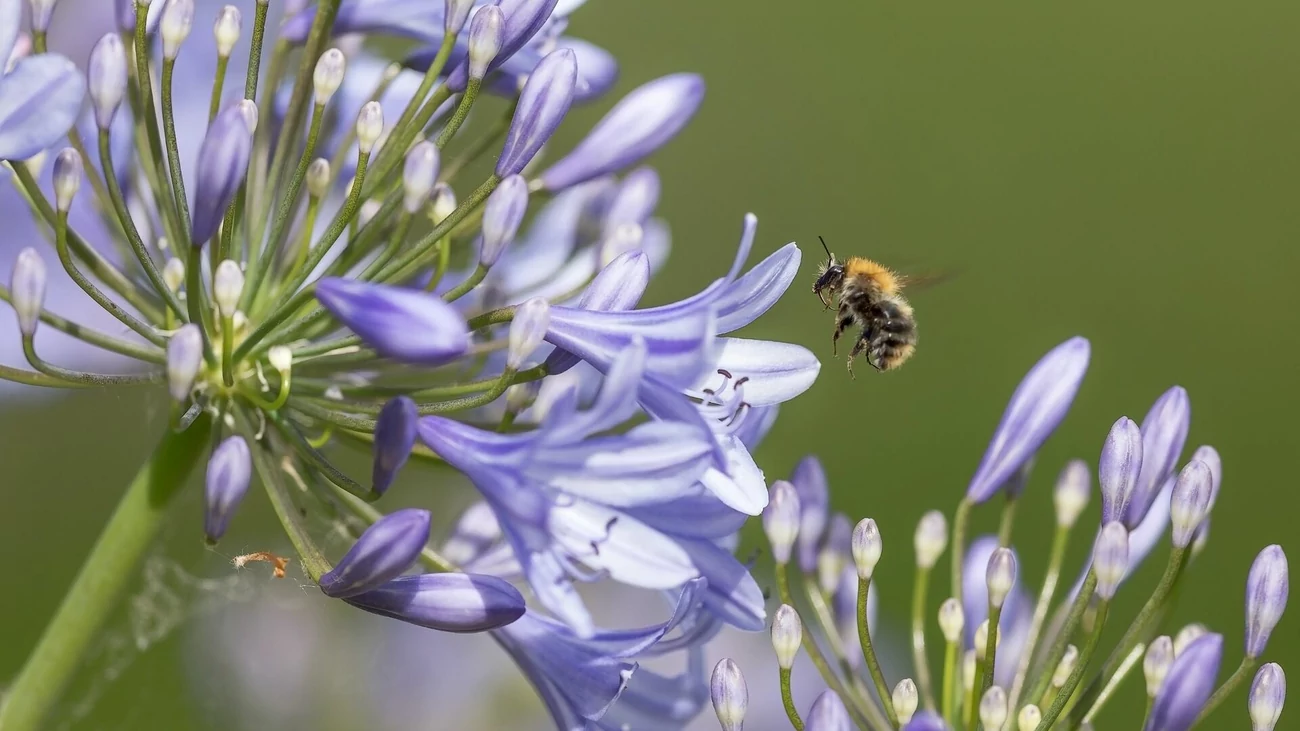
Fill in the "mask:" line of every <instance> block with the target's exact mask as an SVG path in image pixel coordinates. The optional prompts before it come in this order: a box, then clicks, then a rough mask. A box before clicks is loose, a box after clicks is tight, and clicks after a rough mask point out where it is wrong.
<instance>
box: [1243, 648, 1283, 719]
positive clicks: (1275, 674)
mask: <svg viewBox="0 0 1300 731" xmlns="http://www.w3.org/2000/svg"><path fill="white" fill-rule="evenodd" d="M1285 703H1286V673H1284V672H1282V666H1281V665H1278V664H1277V663H1275V662H1271V663H1268V664H1266V665H1264V666H1263V667H1261V668H1260V669H1259V672H1257V673H1255V680H1254V681H1253V682H1251V684H1250V705H1249V708H1250V721H1251V723H1252V724H1253V725H1252V726H1251V731H1273V729H1274V728H1275V727H1276V726H1277V719H1278V718H1280V717H1281V716H1282V706H1283V705H1284V704H1285Z"/></svg>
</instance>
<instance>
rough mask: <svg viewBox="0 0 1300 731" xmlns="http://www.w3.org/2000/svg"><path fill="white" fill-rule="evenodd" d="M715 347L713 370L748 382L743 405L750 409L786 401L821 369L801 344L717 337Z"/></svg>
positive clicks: (806, 387) (815, 359) (820, 365)
mask: <svg viewBox="0 0 1300 731" xmlns="http://www.w3.org/2000/svg"><path fill="white" fill-rule="evenodd" d="M718 344H719V345H720V346H721V347H720V349H719V351H718V360H717V367H718V368H721V369H723V370H725V371H727V372H728V373H731V374H732V375H733V376H734V377H736V378H747V379H749V380H747V381H746V382H745V403H747V404H749V405H750V406H770V405H772V404H779V403H782V402H784V401H789V400H790V399H792V398H794V397H795V396H798V395H799V394H801V393H803V392H804V391H807V390H808V388H809V387H810V386H812V384H813V381H815V380H817V374H818V373H819V372H820V371H821V368H822V364H821V361H819V360H817V356H815V355H813V354H812V351H810V350H808V349H807V348H805V347H803V346H802V345H795V344H793V343H782V342H779V341H775V340H748V339H745V338H719V339H718ZM698 387H703V384H698Z"/></svg>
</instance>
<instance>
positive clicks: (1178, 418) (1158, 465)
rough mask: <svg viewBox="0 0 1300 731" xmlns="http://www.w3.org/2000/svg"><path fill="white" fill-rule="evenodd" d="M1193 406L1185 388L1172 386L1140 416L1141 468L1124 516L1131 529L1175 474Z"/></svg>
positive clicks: (1125, 522)
mask: <svg viewBox="0 0 1300 731" xmlns="http://www.w3.org/2000/svg"><path fill="white" fill-rule="evenodd" d="M1191 419H1192V407H1191V403H1190V402H1189V401H1188V398H1187V391H1186V390H1185V389H1184V388H1183V387H1182V386H1174V387H1173V388H1170V389H1169V390H1168V391H1165V392H1164V393H1163V394H1161V395H1160V398H1158V399H1156V402H1155V403H1154V404H1152V405H1151V410H1150V411H1148V412H1147V415H1146V417H1145V418H1144V419H1142V426H1141V429H1142V469H1141V471H1139V472H1138V478H1137V486H1136V487H1135V489H1134V491H1133V499H1132V500H1131V501H1130V503H1129V506H1128V512H1127V513H1125V515H1124V525H1125V526H1127V527H1128V528H1129V529H1130V530H1132V529H1133V528H1135V527H1137V524H1138V523H1141V522H1142V519H1143V518H1145V517H1146V514H1147V511H1148V510H1150V509H1151V504H1152V503H1153V502H1155V499H1156V495H1157V494H1158V493H1159V492H1160V489H1161V488H1162V487H1164V484H1165V482H1166V481H1167V480H1168V479H1169V477H1170V476H1171V475H1173V473H1174V466H1175V465H1176V464H1177V463H1178V456H1179V455H1180V454H1182V453H1183V445H1184V444H1186V443H1187V429H1188V427H1189V426H1190V424H1191Z"/></svg>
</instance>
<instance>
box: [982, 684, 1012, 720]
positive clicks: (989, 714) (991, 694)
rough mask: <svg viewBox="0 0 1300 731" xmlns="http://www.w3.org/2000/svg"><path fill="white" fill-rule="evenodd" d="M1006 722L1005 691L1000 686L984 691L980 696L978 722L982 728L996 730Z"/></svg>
mask: <svg viewBox="0 0 1300 731" xmlns="http://www.w3.org/2000/svg"><path fill="white" fill-rule="evenodd" d="M1006 722H1007V692H1006V691H1005V690H1003V689H1002V688H1001V687H1000V686H997V685H995V686H993V687H991V688H989V689H988V690H986V691H984V697H983V698H980V723H982V724H984V728H986V729H990V730H991V731H998V730H999V729H1001V728H1002V725H1003V724H1005V723H1006Z"/></svg>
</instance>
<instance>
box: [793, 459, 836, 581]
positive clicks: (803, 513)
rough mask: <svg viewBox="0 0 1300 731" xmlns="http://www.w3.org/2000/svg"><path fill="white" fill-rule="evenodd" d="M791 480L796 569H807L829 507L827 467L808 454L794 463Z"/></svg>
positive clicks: (813, 565)
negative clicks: (795, 509)
mask: <svg viewBox="0 0 1300 731" xmlns="http://www.w3.org/2000/svg"><path fill="white" fill-rule="evenodd" d="M790 482H791V484H793V485H794V491H795V494H796V495H798V496H799V539H798V542H799V570H800V571H803V572H804V573H808V572H810V571H812V570H813V569H815V568H817V545H818V543H820V542H821V539H822V531H824V530H825V529H826V517H827V510H828V509H829V507H830V494H829V493H830V491H829V488H828V487H827V485H826V471H825V470H823V469H822V463H821V461H820V460H818V459H817V458H816V457H814V456H813V455H808V456H807V457H804V458H803V459H801V460H799V464H797V465H795V466H794V472H793V473H792V474H791V475H790Z"/></svg>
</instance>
